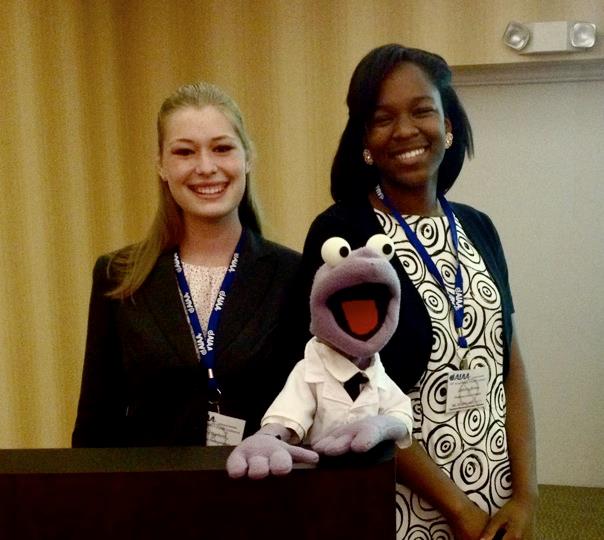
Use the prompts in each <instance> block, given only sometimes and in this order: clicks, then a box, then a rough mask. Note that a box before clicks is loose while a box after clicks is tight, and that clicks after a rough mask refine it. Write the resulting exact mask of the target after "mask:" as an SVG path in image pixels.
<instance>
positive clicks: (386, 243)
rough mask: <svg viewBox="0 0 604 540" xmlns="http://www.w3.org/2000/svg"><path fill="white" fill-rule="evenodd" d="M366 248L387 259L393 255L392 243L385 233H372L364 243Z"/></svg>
mask: <svg viewBox="0 0 604 540" xmlns="http://www.w3.org/2000/svg"><path fill="white" fill-rule="evenodd" d="M365 245H366V246H367V247H368V248H371V249H372V250H373V251H375V252H376V253H378V254H379V255H381V256H382V257H384V258H385V259H386V260H387V261H389V260H390V259H392V256H393V255H394V244H393V243H392V240H390V238H388V237H387V236H386V235H385V234H374V235H373V236H372V237H371V238H370V239H369V240H367V243H366V244H365Z"/></svg>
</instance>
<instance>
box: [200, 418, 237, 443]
mask: <svg viewBox="0 0 604 540" xmlns="http://www.w3.org/2000/svg"><path fill="white" fill-rule="evenodd" d="M244 428H245V420H241V419H240V418H234V417H233V416H226V415H224V414H220V413H215V412H208V430H207V432H206V444H207V445H208V446H237V445H238V444H239V443H240V442H241V440H242V439H243V429H244Z"/></svg>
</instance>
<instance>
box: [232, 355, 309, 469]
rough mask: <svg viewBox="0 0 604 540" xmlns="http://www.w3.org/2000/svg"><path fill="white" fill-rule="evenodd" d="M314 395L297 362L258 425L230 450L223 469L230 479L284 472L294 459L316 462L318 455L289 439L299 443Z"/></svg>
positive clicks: (304, 431) (304, 430) (307, 421)
mask: <svg viewBox="0 0 604 540" xmlns="http://www.w3.org/2000/svg"><path fill="white" fill-rule="evenodd" d="M315 408H316V398H315V395H314V392H313V390H312V389H311V387H310V386H309V385H308V384H307V383H306V382H305V381H304V363H303V361H301V362H298V364H296V366H295V367H294V369H293V370H292V372H291V373H290V375H289V377H288V379H287V382H286V383H285V387H284V388H283V390H282V391H281V393H280V394H279V395H278V396H277V398H276V399H275V401H273V404H272V405H271V406H270V407H269V409H268V411H267V412H266V414H265V415H264V418H263V419H262V427H261V428H260V430H259V431H257V432H256V433H254V435H252V436H250V437H248V438H247V439H244V440H243V441H242V442H241V443H239V445H238V446H237V447H236V448H235V449H234V450H233V451H232V452H231V455H230V456H229V458H228V460H227V472H228V474H229V476H230V477H231V478H241V477H242V476H246V475H247V476H248V477H250V478H253V479H257V478H264V477H266V476H268V475H269V474H274V475H284V474H288V473H289V472H290V471H291V469H292V466H293V463H294V462H298V463H317V462H318V461H319V455H318V454H317V453H316V452H314V451H312V450H308V449H305V448H301V447H299V446H293V445H291V444H289V442H299V441H300V440H302V439H303V438H304V435H305V433H306V430H307V429H308V428H309V427H310V426H311V425H312V421H313V417H314V411H315Z"/></svg>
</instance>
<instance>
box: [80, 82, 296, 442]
mask: <svg viewBox="0 0 604 540" xmlns="http://www.w3.org/2000/svg"><path fill="white" fill-rule="evenodd" d="M157 132H158V159H157V170H158V183H159V190H160V197H159V207H158V210H157V214H156V217H155V220H154V222H153V225H152V226H151V229H150V231H149V233H148V235H147V237H146V238H145V239H144V240H143V241H142V242H140V243H138V244H136V245H133V246H129V247H126V248H124V249H122V250H120V251H117V252H116V253H113V254H110V255H105V256H102V257H100V258H99V260H98V261H97V263H96V265H95V269H94V276H93V286H92V294H91V300H90V311H89V321H88V336H87V343H86V355H85V360H84V370H83V376H82V388H81V394H80V400H79V406H78V414H77V419H76V423H75V429H74V432H73V437H72V444H73V446H88V447H106V446H159V445H162V446H167V445H205V444H236V442H238V441H237V439H238V438H240V437H242V436H243V435H244V433H245V434H247V433H253V432H254V431H255V430H256V429H257V428H258V421H259V419H260V417H261V415H262V414H263V412H264V410H265V409H266V407H267V406H268V404H270V401H271V400H272V398H273V397H274V395H275V394H276V391H277V390H278V389H279V388H280V386H281V384H282V382H283V380H284V377H285V376H286V375H287V373H288V372H289V368H290V366H289V365H286V363H285V362H284V360H283V357H282V355H280V354H279V349H280V343H281V338H280V336H282V335H283V333H282V332H281V329H280V325H279V321H280V320H283V317H281V314H282V311H283V308H284V303H285V299H286V298H287V297H288V291H289V289H290V287H291V286H292V281H293V278H294V274H295V273H296V271H297V267H298V263H299V255H298V254H297V253H296V252H294V251H292V250H290V249H288V248H286V247H283V246H280V245H277V244H275V243H272V242H269V241H268V240H265V239H264V238H263V237H262V236H261V228H260V222H259V219H258V216H257V213H256V211H255V209H254V204H253V198H252V195H251V186H250V169H251V157H252V144H251V141H250V139H249V137H248V135H247V133H246V130H245V127H244V123H243V119H242V116H241V112H240V111H239V108H238V107H237V105H236V103H235V102H234V101H233V100H232V99H231V98H230V97H229V96H228V95H226V94H225V93H224V92H223V91H222V90H221V89H219V88H218V87H216V86H214V85H211V84H206V83H199V84H191V85H186V86H183V87H181V88H179V89H178V90H177V91H176V92H175V93H174V94H173V95H171V96H169V97H168V98H167V99H166V100H165V101H164V103H163V105H162V107H161V109H160V111H159V115H158V120H157ZM281 375H283V377H282V376H281ZM208 418H209V420H210V421H209V422H208Z"/></svg>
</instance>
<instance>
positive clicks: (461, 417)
mask: <svg viewBox="0 0 604 540" xmlns="http://www.w3.org/2000/svg"><path fill="white" fill-rule="evenodd" d="M376 214H377V217H378V220H379V222H380V224H381V225H382V228H383V229H384V232H385V233H386V234H387V235H388V236H389V237H390V238H391V239H392V240H393V241H394V244H395V249H396V254H397V256H398V257H399V260H400V261H401V263H402V265H403V268H404V269H405V271H406V272H407V274H408V275H409V277H410V278H411V281H412V282H413V284H414V285H415V287H416V289H417V290H418V292H419V294H420V296H421V297H422V299H423V300H424V303H425V305H426V307H427V309H428V313H429V314H430V318H431V319H432V335H433V346H432V352H431V355H430V360H429V363H428V366H427V369H426V371H425V373H424V374H423V375H422V376H421V378H420V380H419V381H418V383H417V384H416V385H415V387H413V388H412V389H411V390H410V391H409V392H408V395H409V397H410V398H411V401H412V404H413V416H414V427H413V432H414V433H413V435H414V437H415V438H416V440H417V441H418V442H419V443H420V444H421V445H422V446H423V447H424V449H425V450H426V452H427V453H428V454H429V455H430V457H431V458H432V460H433V461H434V462H435V463H436V464H437V465H438V466H439V467H440V468H441V469H442V470H443V472H445V473H446V474H447V475H448V476H449V477H451V478H452V479H453V481H454V482H455V483H456V484H457V485H458V486H459V487H460V488H461V489H462V490H463V491H465V493H466V494H467V495H468V497H469V498H470V499H471V500H472V501H474V502H475V503H476V504H477V505H478V506H479V507H480V508H482V509H483V510H484V511H486V512H488V513H489V514H494V513H495V512H496V511H497V510H498V509H499V508H500V507H501V506H502V505H503V504H504V503H505V502H506V501H507V500H508V499H509V498H510V497H511V495H512V492H511V474H510V464H509V459H508V452H507V442H506V434H505V413H506V404H505V394H504V389H503V350H504V346H503V323H502V309H501V297H500V294H499V291H498V289H497V287H496V285H495V282H494V281H493V279H492V278H491V276H490V274H489V272H488V271H487V268H486V266H485V264H484V262H483V260H482V257H481V256H480V254H479V253H478V251H477V250H476V249H475V248H474V246H473V245H472V243H471V242H470V241H469V239H468V237H467V236H466V234H465V232H464V231H463V229H462V227H461V225H460V223H459V221H458V220H457V218H456V223H457V230H458V236H459V257H460V261H461V266H462V272H463V274H462V275H463V283H464V285H463V287H464V289H463V295H464V304H465V313H464V322H463V328H464V335H465V337H466V339H467V341H468V349H467V356H466V360H467V362H468V366H467V367H468V368H469V369H472V368H474V367H478V366H486V368H487V369H488V383H487V398H486V405H485V407H482V408H476V409H470V410H465V411H458V412H452V413H447V412H446V394H447V375H448V374H450V373H451V372H452V371H457V370H459V369H460V364H461V359H460V355H459V353H458V347H457V332H456V330H455V325H454V322H453V312H452V309H451V305H450V302H449V300H448V298H447V296H446V295H445V293H444V292H443V291H442V289H441V288H440V286H439V285H438V284H437V282H436V280H435V279H434V278H433V276H432V275H431V274H430V272H429V270H428V269H427V268H426V266H425V264H424V263H423V261H422V259H421V257H420V256H419V254H418V253H417V252H416V251H415V249H414V248H413V246H412V245H411V243H410V242H409V241H408V240H407V238H406V235H405V233H404V231H403V230H402V228H401V227H400V225H399V224H398V222H397V221H396V219H395V218H394V217H392V216H390V215H389V214H385V213H383V212H380V211H379V210H376ZM405 218H406V220H407V223H409V225H410V226H411V228H412V230H413V231H414V232H415V233H416V234H417V236H418V238H419V239H420V241H421V242H422V244H423V245H424V246H425V247H426V249H427V251H428V253H429V254H430V255H431V257H432V259H433V260H434V261H435V263H436V266H437V268H438V269H439V271H440V272H441V274H442V276H443V278H444V281H445V283H446V284H447V287H450V291H453V290H454V288H455V286H454V280H455V269H456V262H455V255H454V250H453V244H452V239H451V234H450V231H449V225H448V222H447V219H446V217H420V216H405ZM401 301H402V302H404V301H405V299H404V298H402V299H401ZM401 354H404V352H402V353H401ZM401 361H404V358H401ZM396 514H397V516H396V526H397V540H402V539H405V540H449V539H450V540H453V534H452V533H451V529H450V528H449V526H448V525H447V523H446V520H445V519H444V517H443V516H442V515H441V514H440V512H439V511H438V510H436V509H435V508H433V507H432V506H431V505H430V504H429V503H428V502H426V501H425V500H423V499H421V498H420V497H419V496H418V495H417V494H415V493H413V492H411V491H410V490H409V489H407V488H406V487H405V486H403V485H401V484H398V485H397V495H396Z"/></svg>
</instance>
